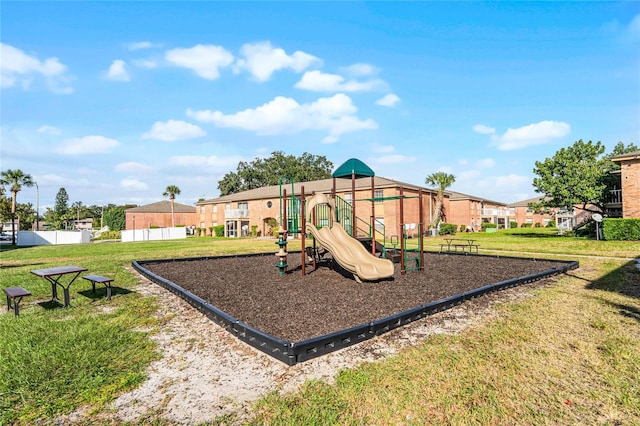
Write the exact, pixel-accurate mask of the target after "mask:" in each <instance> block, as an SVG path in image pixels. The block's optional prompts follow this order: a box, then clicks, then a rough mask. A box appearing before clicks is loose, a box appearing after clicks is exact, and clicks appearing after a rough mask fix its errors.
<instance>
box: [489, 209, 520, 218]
mask: <svg viewBox="0 0 640 426" xmlns="http://www.w3.org/2000/svg"><path fill="white" fill-rule="evenodd" d="M482 215H483V216H504V217H508V216H515V215H516V209H508V210H503V209H482Z"/></svg>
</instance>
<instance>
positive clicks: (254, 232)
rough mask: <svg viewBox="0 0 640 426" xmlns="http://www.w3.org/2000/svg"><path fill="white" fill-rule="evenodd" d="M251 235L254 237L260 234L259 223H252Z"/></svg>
mask: <svg viewBox="0 0 640 426" xmlns="http://www.w3.org/2000/svg"><path fill="white" fill-rule="evenodd" d="M251 236H252V237H257V236H258V225H251Z"/></svg>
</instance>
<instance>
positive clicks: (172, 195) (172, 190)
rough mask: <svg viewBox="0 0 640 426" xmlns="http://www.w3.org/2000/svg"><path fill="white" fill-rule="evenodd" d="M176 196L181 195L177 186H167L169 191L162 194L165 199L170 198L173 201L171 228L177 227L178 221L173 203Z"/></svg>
mask: <svg viewBox="0 0 640 426" xmlns="http://www.w3.org/2000/svg"><path fill="white" fill-rule="evenodd" d="M176 195H180V188H178V187H177V186H175V185H169V186H167V189H165V190H164V192H163V193H162V196H163V197H169V199H170V200H171V226H172V227H175V226H176V221H175V217H174V213H173V203H174V201H175V199H176Z"/></svg>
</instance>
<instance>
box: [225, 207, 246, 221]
mask: <svg viewBox="0 0 640 426" xmlns="http://www.w3.org/2000/svg"><path fill="white" fill-rule="evenodd" d="M224 217H225V218H226V219H245V218H248V217H249V209H225V211H224Z"/></svg>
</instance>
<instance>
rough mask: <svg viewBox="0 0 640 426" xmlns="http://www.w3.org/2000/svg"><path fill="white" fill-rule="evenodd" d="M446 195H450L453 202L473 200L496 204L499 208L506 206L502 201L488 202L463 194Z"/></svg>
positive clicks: (452, 192) (451, 193)
mask: <svg viewBox="0 0 640 426" xmlns="http://www.w3.org/2000/svg"><path fill="white" fill-rule="evenodd" d="M445 193H448V194H449V200H451V201H462V200H473V201H482V202H485V203H491V204H496V205H498V206H506V204H505V203H503V202H501V201H494V200H488V199H486V198H482V197H476V196H475V195H469V194H463V193H462V192H455V191H445Z"/></svg>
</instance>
